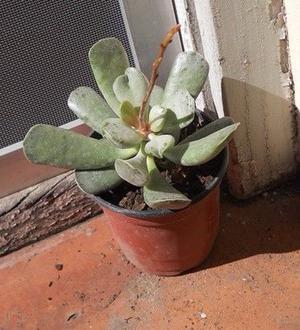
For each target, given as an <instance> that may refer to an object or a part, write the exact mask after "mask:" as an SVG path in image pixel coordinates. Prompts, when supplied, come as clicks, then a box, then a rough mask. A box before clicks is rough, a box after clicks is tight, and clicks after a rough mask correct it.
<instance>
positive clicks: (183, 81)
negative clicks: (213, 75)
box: [164, 51, 209, 98]
mask: <svg viewBox="0 0 300 330" xmlns="http://www.w3.org/2000/svg"><path fill="white" fill-rule="evenodd" d="M208 70H209V66H208V63H207V62H206V60H205V59H204V58H203V57H202V56H201V55H200V54H199V53H197V52H191V51H188V52H182V53H180V54H178V55H177V57H176V59H175V61H174V63H173V65H172V68H171V71H170V74H169V78H168V81H167V84H166V87H165V91H164V97H168V96H169V95H172V94H174V92H176V91H177V90H179V89H186V90H187V91H188V92H189V93H190V94H191V95H192V96H193V97H194V98H196V97H197V96H198V94H199V93H200V91H201V89H202V87H203V85H204V83H205V81H206V78H207V75H208Z"/></svg>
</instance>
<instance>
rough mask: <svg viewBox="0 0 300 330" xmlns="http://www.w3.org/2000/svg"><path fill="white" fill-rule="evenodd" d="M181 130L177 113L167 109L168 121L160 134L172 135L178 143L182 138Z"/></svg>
mask: <svg viewBox="0 0 300 330" xmlns="http://www.w3.org/2000/svg"><path fill="white" fill-rule="evenodd" d="M180 130H181V129H180V127H179V123H178V120H177V118H176V115H175V113H174V112H173V111H172V110H169V109H167V114H166V120H165V123H164V125H163V128H162V130H161V131H160V133H161V134H169V135H172V136H173V137H174V139H175V142H177V141H178V140H179V137H180Z"/></svg>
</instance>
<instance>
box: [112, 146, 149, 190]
mask: <svg viewBox="0 0 300 330" xmlns="http://www.w3.org/2000/svg"><path fill="white" fill-rule="evenodd" d="M115 169H116V171H117V173H118V174H119V176H120V177H121V178H123V179H124V180H125V181H127V182H129V183H131V184H133V185H134V186H137V187H142V186H144V185H145V184H146V183H147V181H148V179H149V174H148V170H147V164H146V156H145V154H144V152H143V151H141V150H140V151H139V153H138V154H137V155H136V156H135V157H133V158H130V159H126V160H123V159H117V160H116V161H115Z"/></svg>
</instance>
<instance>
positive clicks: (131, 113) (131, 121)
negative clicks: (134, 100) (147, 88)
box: [120, 101, 140, 128]
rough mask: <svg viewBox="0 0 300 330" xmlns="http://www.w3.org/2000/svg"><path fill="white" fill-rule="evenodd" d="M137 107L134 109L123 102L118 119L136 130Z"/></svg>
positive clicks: (128, 103)
mask: <svg viewBox="0 0 300 330" xmlns="http://www.w3.org/2000/svg"><path fill="white" fill-rule="evenodd" d="M139 111H140V108H139V107H134V106H133V105H132V104H131V103H130V102H128V101H124V102H123V103H122V104H121V108H120V117H121V119H122V121H123V122H124V123H125V124H127V125H128V126H133V127H135V128H138V126H139Z"/></svg>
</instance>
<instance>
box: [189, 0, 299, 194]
mask: <svg viewBox="0 0 300 330" xmlns="http://www.w3.org/2000/svg"><path fill="white" fill-rule="evenodd" d="M194 3H195V8H196V12H197V17H198V22H199V26H200V31H201V38H202V45H203V50H204V56H205V57H206V59H207V60H208V62H209V64H210V75H209V79H210V86H211V89H212V95H213V98H214V101H215V104H216V108H217V111H218V114H219V115H222V114H223V111H224V113H225V114H226V115H229V116H231V117H233V119H234V120H235V121H239V122H241V127H240V128H239V130H238V131H237V133H236V135H235V139H234V143H233V144H232V146H231V149H232V151H233V152H232V166H231V170H230V173H229V180H230V183H231V190H232V192H233V193H234V194H235V195H236V196H238V197H241V198H245V197H248V196H251V195H254V194H256V193H258V192H259V191H262V190H264V189H266V188H267V187H269V186H270V185H271V184H273V183H274V182H277V181H278V180H281V179H282V178H284V177H286V176H287V175H289V174H291V173H293V172H294V171H295V170H296V166H297V164H296V160H295V155H296V134H297V130H296V129H295V125H296V124H295V111H294V106H293V104H292V97H291V96H292V94H293V90H292V88H291V86H292V83H291V79H290V78H291V72H290V67H289V61H288V53H287V45H288V40H287V35H286V33H285V25H284V15H283V6H282V0H277V1H276V0H273V1H267V2H265V1H257V0H256V1H252V0H244V1H241V0H239V1H234V2H233V1H229V0H214V1H212V0H201V1H195V2H194Z"/></svg>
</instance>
